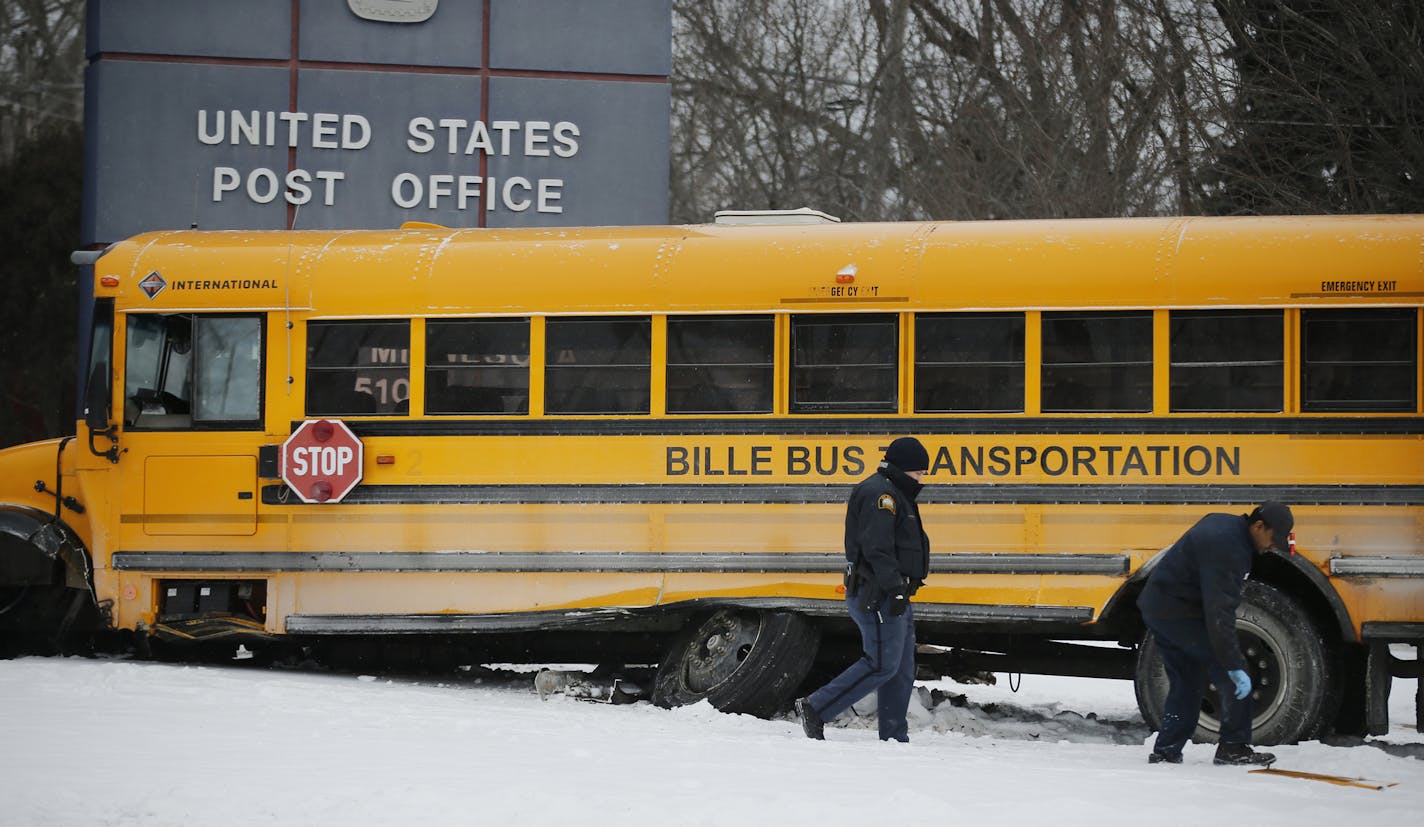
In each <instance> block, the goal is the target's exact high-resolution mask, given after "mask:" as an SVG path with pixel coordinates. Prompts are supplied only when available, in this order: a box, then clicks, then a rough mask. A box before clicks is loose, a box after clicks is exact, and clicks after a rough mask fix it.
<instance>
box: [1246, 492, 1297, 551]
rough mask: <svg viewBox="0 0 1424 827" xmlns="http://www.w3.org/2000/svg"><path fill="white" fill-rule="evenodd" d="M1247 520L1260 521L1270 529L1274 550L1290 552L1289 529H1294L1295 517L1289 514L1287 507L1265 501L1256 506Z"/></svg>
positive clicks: (1271, 501) (1282, 504)
mask: <svg viewBox="0 0 1424 827" xmlns="http://www.w3.org/2000/svg"><path fill="white" fill-rule="evenodd" d="M1249 519H1250V520H1251V521H1252V522H1255V521H1256V520H1260V521H1262V522H1264V523H1265V524H1266V525H1268V526H1270V527H1271V538H1272V540H1273V542H1274V543H1275V546H1276V550H1278V551H1290V550H1291V547H1290V534H1291V529H1293V528H1295V515H1294V514H1292V513H1291V510H1290V507H1289V506H1287V505H1285V504H1284V503H1278V502H1276V501H1275V500H1266V501H1265V502H1263V503H1261V504H1260V505H1258V506H1256V510H1255V511H1252V512H1251V516H1250V517H1249Z"/></svg>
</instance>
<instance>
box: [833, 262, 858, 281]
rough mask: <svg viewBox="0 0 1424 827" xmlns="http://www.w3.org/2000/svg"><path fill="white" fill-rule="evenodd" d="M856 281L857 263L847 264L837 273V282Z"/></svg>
mask: <svg viewBox="0 0 1424 827" xmlns="http://www.w3.org/2000/svg"><path fill="white" fill-rule="evenodd" d="M854 282H855V265H854V264H847V265H846V266H844V267H842V268H841V269H840V272H839V273H836V284H852V283H854Z"/></svg>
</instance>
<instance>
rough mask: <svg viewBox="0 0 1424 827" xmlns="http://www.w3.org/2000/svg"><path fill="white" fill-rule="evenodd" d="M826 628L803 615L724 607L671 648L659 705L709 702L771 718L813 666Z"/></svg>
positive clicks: (657, 685)
mask: <svg viewBox="0 0 1424 827" xmlns="http://www.w3.org/2000/svg"><path fill="white" fill-rule="evenodd" d="M819 643H820V627H819V626H817V625H816V624H815V623H813V622H811V621H810V620H809V619H807V618H805V617H803V616H802V615H799V614H793V613H789V612H763V611H755V610H748V609H723V610H720V611H718V612H716V613H714V614H713V615H711V616H710V617H707V618H705V619H702V620H698V621H694V622H693V623H692V624H690V625H689V626H688V627H687V629H686V630H684V631H683V632H682V633H681V634H680V635H678V637H677V639H676V640H675V641H674V642H673V644H672V646H670V647H669V648H668V651H667V653H666V655H665V656H664V657H663V659H662V663H661V664H660V665H659V666H658V672H657V677H656V678H655V679H654V682H653V703H655V704H657V705H658V706H662V707H674V706H684V705H686V704H693V703H697V702H698V701H701V700H704V699H705V700H707V701H708V702H709V703H711V704H712V705H713V706H714V707H716V708H717V709H720V710H722V711H723V712H737V713H744V714H748V715H756V716H758V717H763V718H765V717H770V716H771V715H774V714H775V713H776V712H777V711H779V710H780V709H781V708H783V707H784V706H785V705H786V703H787V702H788V701H789V700H790V699H791V694H792V693H793V692H794V691H795V690H796V687H797V686H799V685H800V683H801V680H802V679H803V678H804V677H805V676H806V673H807V672H808V671H810V669H811V663H812V662H813V661H814V660H815V659H816V649H817V647H818V645H819Z"/></svg>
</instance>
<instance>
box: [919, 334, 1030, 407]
mask: <svg viewBox="0 0 1424 827" xmlns="http://www.w3.org/2000/svg"><path fill="white" fill-rule="evenodd" d="M1023 409H1024V316H1023V314H1022V313H921V314H919V315H917V316H915V411H916V412H918V413H950V412H981V411H982V412H989V411H995V412H1005V411H1022V410H1023Z"/></svg>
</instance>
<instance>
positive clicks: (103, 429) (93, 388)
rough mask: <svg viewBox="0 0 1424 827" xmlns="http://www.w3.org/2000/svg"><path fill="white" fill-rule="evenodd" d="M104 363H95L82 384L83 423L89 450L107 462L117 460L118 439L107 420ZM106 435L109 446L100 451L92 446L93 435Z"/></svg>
mask: <svg viewBox="0 0 1424 827" xmlns="http://www.w3.org/2000/svg"><path fill="white" fill-rule="evenodd" d="M105 367H106V366H105V365H95V366H94V370H93V371H92V372H91V373H90V374H89V383H88V384H87V385H85V386H84V424H85V425H87V426H89V452H90V453H92V454H93V455H94V456H96V457H103V458H104V459H107V460H108V461H109V462H118V461H119V440H118V437H116V436H114V427H113V425H112V424H110V422H109V376H108V371H107V370H105ZM96 436H102V437H108V439H109V443H110V444H109V447H108V448H107V449H106V450H103V451H100V450H99V449H98V448H96V447H94V437H96Z"/></svg>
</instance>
